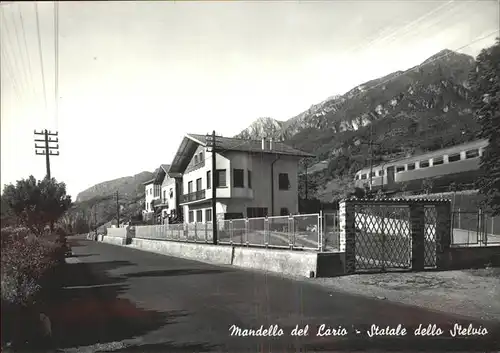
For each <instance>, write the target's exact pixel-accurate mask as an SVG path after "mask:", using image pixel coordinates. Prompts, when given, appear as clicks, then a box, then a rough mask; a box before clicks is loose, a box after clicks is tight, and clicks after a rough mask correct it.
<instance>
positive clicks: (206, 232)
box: [205, 222, 208, 243]
mask: <svg viewBox="0 0 500 353" xmlns="http://www.w3.org/2000/svg"><path fill="white" fill-rule="evenodd" d="M205 243H208V223H207V222H205Z"/></svg>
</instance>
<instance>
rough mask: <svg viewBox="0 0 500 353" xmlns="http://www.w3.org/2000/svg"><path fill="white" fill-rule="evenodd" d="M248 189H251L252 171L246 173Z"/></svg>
mask: <svg viewBox="0 0 500 353" xmlns="http://www.w3.org/2000/svg"><path fill="white" fill-rule="evenodd" d="M248 188H249V189H251V188H252V171H251V170H249V171H248Z"/></svg>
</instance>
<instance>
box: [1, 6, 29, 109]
mask: <svg viewBox="0 0 500 353" xmlns="http://www.w3.org/2000/svg"><path fill="white" fill-rule="evenodd" d="M1 13H2V18H3V23H4V25H5V32H6V34H7V42H8V43H9V46H10V47H11V48H12V53H13V54H14V60H13V62H14V65H13V66H11V67H13V68H15V69H16V70H13V72H12V73H13V76H15V74H14V73H15V72H17V71H19V72H20V73H21V74H20V75H19V76H21V81H20V83H21V84H22V85H20V84H18V85H17V86H18V87H19V89H20V90H21V93H22V95H21V96H22V97H24V96H25V94H24V91H25V90H24V86H25V85H26V83H25V82H23V81H26V76H25V75H22V74H23V73H24V72H23V70H19V69H18V60H15V53H14V45H12V42H11V41H10V31H9V28H8V26H7V24H8V23H7V18H6V17H5V14H4V10H3V9H2V11H1ZM2 48H3V45H2ZM4 55H5V57H7V58H9V61H10V56H9V55H7V53H5V54H4ZM16 82H17V80H16ZM21 101H22V99H21Z"/></svg>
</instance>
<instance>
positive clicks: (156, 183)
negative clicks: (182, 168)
mask: <svg viewBox="0 0 500 353" xmlns="http://www.w3.org/2000/svg"><path fill="white" fill-rule="evenodd" d="M169 168H170V165H168V164H162V165H161V166H160V168H158V169H157V171H156V172H155V177H154V178H153V179H151V180H149V181H147V182H145V183H144V187H145V205H144V210H143V220H144V221H152V222H153V223H155V224H163V223H165V222H170V223H174V222H177V221H179V218H181V217H182V212H179V195H180V192H181V187H182V175H181V174H176V173H169Z"/></svg>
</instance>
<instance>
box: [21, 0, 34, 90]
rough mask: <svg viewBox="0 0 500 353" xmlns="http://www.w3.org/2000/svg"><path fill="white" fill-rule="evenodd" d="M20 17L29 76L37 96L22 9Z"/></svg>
mask: <svg viewBox="0 0 500 353" xmlns="http://www.w3.org/2000/svg"><path fill="white" fill-rule="evenodd" d="M19 19H20V20H21V30H22V32H23V39H24V50H25V51H26V57H27V61H28V73H29V76H30V77H31V85H32V86H31V89H32V90H33V95H34V96H36V92H35V85H34V84H33V70H31V60H30V53H29V50H28V42H27V41H26V31H25V30H24V18H23V14H22V12H21V10H19Z"/></svg>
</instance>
